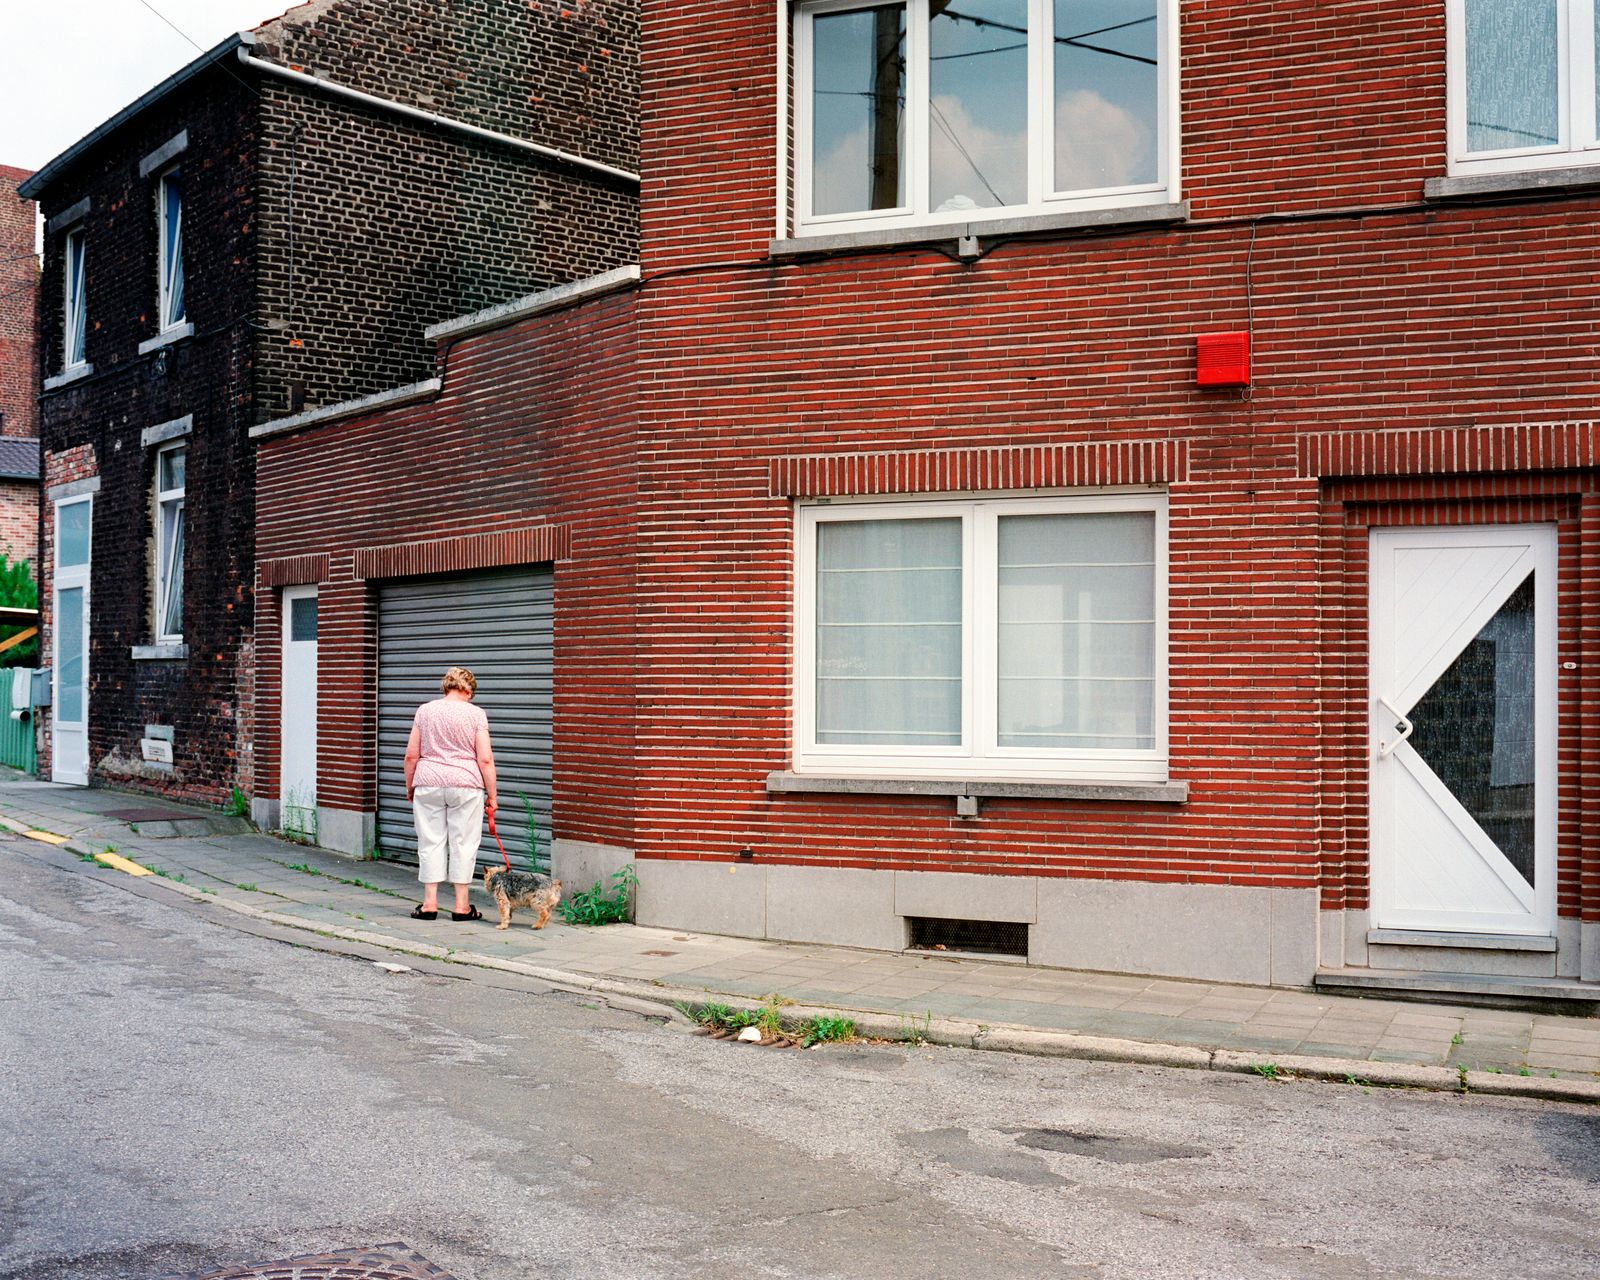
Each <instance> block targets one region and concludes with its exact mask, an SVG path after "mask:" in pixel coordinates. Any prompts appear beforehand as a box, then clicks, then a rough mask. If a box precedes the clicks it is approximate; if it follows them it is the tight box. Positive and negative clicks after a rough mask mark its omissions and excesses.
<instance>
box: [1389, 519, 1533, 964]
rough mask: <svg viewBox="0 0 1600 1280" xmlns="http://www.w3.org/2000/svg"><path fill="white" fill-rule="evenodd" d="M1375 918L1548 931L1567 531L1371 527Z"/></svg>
mask: <svg viewBox="0 0 1600 1280" xmlns="http://www.w3.org/2000/svg"><path fill="white" fill-rule="evenodd" d="M1371 603H1372V619H1371V629H1372V654H1371V667H1370V676H1371V690H1370V694H1371V701H1370V707H1371V762H1372V919H1373V924H1374V925H1375V926H1377V927H1379V928H1391V929H1422V930H1441V931H1458V932H1472V933H1508V934H1535V935H1549V934H1551V933H1553V932H1554V929H1555V907H1556V885H1555V874H1556V857H1555V855H1556V534H1555V529H1554V528H1553V527H1552V526H1548V525H1510V526H1505V525H1501V526H1494V527H1489V528H1478V527H1472V528H1439V529H1406V530H1388V529H1379V530H1374V531H1373V533H1372V601H1371Z"/></svg>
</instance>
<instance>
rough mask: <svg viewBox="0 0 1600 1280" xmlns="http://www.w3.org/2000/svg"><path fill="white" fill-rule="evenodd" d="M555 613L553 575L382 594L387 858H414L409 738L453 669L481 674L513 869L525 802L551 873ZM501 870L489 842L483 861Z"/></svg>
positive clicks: (495, 574)
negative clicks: (422, 707)
mask: <svg viewBox="0 0 1600 1280" xmlns="http://www.w3.org/2000/svg"><path fill="white" fill-rule="evenodd" d="M554 604H555V591H554V578H553V575H552V573H551V571H550V569H549V568H548V567H541V568H535V569H527V568H523V569H512V570H494V571H491V572H487V573H462V574H449V575H442V576H439V577H433V578H414V579H404V580H401V581H397V582H391V583H386V584H385V585H384V586H383V587H382V588H381V589H380V591H379V595H378V844H379V848H380V849H381V850H382V851H383V854H384V856H385V857H401V858H406V859H415V858H416V856H417V837H416V830H415V828H414V827H413V826H412V822H411V806H410V805H409V804H407V803H406V788H405V782H406V780H405V767H404V766H405V755H406V740H407V739H408V738H409V737H410V734H411V718H412V716H413V715H414V714H415V713H416V709H417V706H418V705H419V704H420V703H423V702H426V701H428V700H429V699H430V698H437V697H438V696H439V680H440V678H441V677H442V676H443V675H444V672H445V668H447V667H451V666H460V667H467V668H469V669H470V670H471V671H472V673H473V675H475V676H477V678H478V694H477V698H476V699H475V701H476V702H477V703H478V705H479V706H480V707H482V708H483V709H484V711H485V712H487V713H488V716H489V736H490V738H491V739H492V740H493V743H494V758H495V766H496V769H497V771H498V773H499V789H500V813H499V814H498V815H497V816H496V819H495V821H496V823H497V825H498V826H499V828H500V838H501V839H502V840H504V841H505V844H506V851H507V852H508V853H510V855H511V860H512V861H513V862H514V863H519V864H521V863H525V860H526V856H527V850H528V838H527V824H526V818H525V809H524V806H523V803H522V798H521V796H522V795H526V796H527V797H528V799H529V800H531V801H532V803H533V808H534V812H535V814H536V815H537V817H536V825H537V830H538V860H539V863H540V865H541V866H543V867H548V866H549V862H550V725H551V694H552V679H551V636H552V634H553V630H554V619H555V612H554ZM519 793H520V794H519ZM499 860H500V851H499V850H498V849H496V848H495V844H494V841H493V840H491V839H489V837H488V834H487V832H486V833H485V835H484V843H483V848H482V849H481V850H480V852H479V861H480V863H487V862H490V861H493V862H498V861H499Z"/></svg>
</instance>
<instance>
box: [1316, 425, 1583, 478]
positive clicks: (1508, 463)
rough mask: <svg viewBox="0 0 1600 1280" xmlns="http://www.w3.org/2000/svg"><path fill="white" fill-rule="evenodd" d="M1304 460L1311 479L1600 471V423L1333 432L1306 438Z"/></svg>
mask: <svg viewBox="0 0 1600 1280" xmlns="http://www.w3.org/2000/svg"><path fill="white" fill-rule="evenodd" d="M1299 454H1300V456H1299V467H1300V474H1301V475H1302V476H1306V477H1313V476H1436V475H1451V474H1465V473H1476V472H1488V471H1571V470H1578V469H1581V468H1585V467H1594V466H1600V422H1556V423H1546V424H1543V425H1537V426H1502V427H1463V428H1456V429H1454V430H1438V429H1428V428H1406V429H1403V430H1399V431H1349V432H1329V433H1327V434H1324V435H1307V436H1301V437H1300V441H1299Z"/></svg>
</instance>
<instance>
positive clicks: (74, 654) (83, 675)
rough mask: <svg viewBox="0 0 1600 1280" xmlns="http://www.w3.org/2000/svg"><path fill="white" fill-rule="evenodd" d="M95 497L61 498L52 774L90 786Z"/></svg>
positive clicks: (58, 507)
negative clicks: (91, 561)
mask: <svg viewBox="0 0 1600 1280" xmlns="http://www.w3.org/2000/svg"><path fill="white" fill-rule="evenodd" d="M93 516H94V498H93V497H89V496H85V497H82V498H68V499H66V500H65V501H62V502H58V503H56V530H55V533H56V571H55V599H54V601H53V602H52V609H51V617H52V618H53V620H54V623H55V631H54V637H53V644H52V647H53V649H54V653H53V654H52V655H51V660H50V666H51V669H52V670H53V671H54V672H55V676H54V685H55V687H54V688H53V689H52V691H51V697H50V702H51V706H50V743H51V752H50V777H51V779H52V780H53V781H56V782H70V783H74V784H76V785H77V786H80V787H86V786H88V785H89V553H90V546H89V543H90V530H91V526H92V524H93Z"/></svg>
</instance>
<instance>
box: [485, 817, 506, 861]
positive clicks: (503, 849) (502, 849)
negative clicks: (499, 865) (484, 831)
mask: <svg viewBox="0 0 1600 1280" xmlns="http://www.w3.org/2000/svg"><path fill="white" fill-rule="evenodd" d="M485 816H486V817H487V818H488V819H489V834H490V835H492V836H493V837H494V842H495V843H496V844H497V845H499V846H500V856H501V857H502V858H505V860H506V870H507V871H510V870H511V859H510V857H509V856H507V854H506V846H505V844H504V842H503V841H502V840H501V839H500V833H499V832H498V831H496V830H495V829H494V814H492V813H491V814H487V815H485Z"/></svg>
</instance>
